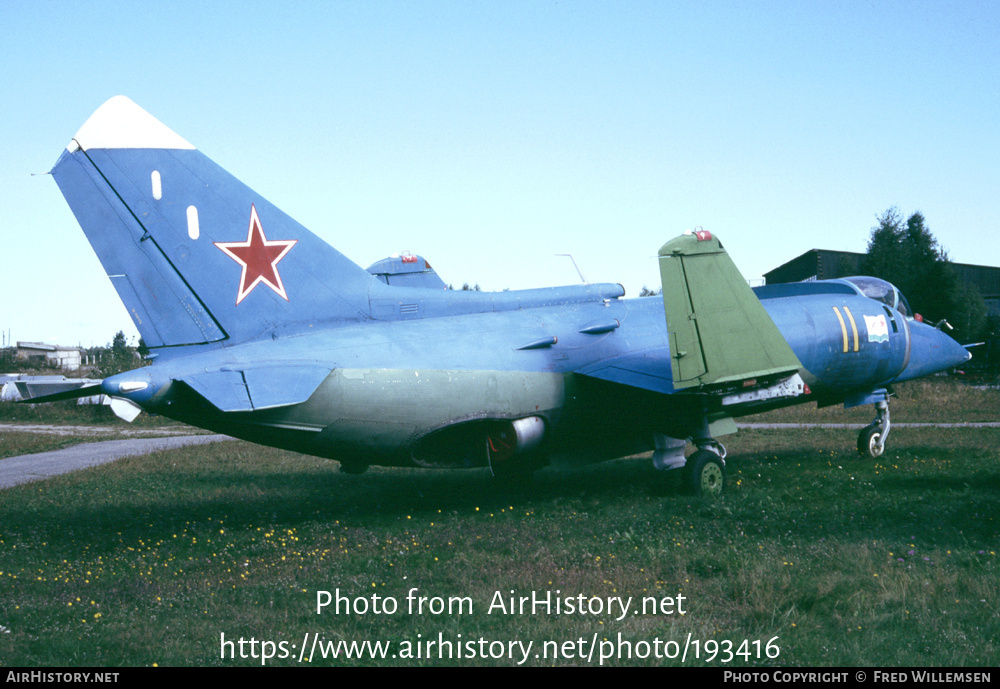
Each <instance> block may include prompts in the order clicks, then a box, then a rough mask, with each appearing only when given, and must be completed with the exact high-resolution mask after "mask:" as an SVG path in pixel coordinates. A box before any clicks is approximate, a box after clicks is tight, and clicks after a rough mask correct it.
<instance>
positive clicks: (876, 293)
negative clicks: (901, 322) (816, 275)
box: [842, 276, 913, 318]
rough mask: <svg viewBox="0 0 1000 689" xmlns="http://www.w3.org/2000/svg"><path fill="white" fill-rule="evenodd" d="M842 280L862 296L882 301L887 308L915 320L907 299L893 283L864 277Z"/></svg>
mask: <svg viewBox="0 0 1000 689" xmlns="http://www.w3.org/2000/svg"><path fill="white" fill-rule="evenodd" d="M842 279H843V280H844V281H846V282H849V283H851V284H852V285H854V286H855V287H857V288H858V290H859V291H860V292H861V294H863V295H864V296H866V297H868V298H869V299H874V300H875V301H880V302H882V303H883V304H885V305H886V306H891V307H892V308H894V309H896V310H897V311H899V312H900V313H901V314H903V315H904V316H905V317H907V318H913V311H911V310H910V304H909V303H908V302H907V301H906V297H904V296H903V294H902V292H900V291H899V290H898V289H896V286H895V285H893V284H892V283H891V282H886V281H885V280H882V279H880V278H871V277H864V276H858V277H849V278H842Z"/></svg>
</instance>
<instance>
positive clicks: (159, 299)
mask: <svg viewBox="0 0 1000 689" xmlns="http://www.w3.org/2000/svg"><path fill="white" fill-rule="evenodd" d="M52 174H53V176H54V177H55V180H56V183H57V184H58V185H59V189H60V191H62V193H63V196H64V197H65V198H66V201H67V203H69V205H70V208H71V209H72V210H73V213H74V215H76V218H77V221H78V222H79V223H80V226H81V227H82V228H83V230H84V232H85V233H86V235H87V238H88V239H89V240H90V243H91V246H93V248H94V251H95V252H96V253H97V255H98V257H99V258H100V260H101V263H102V265H103V266H104V269H105V270H106V271H107V273H108V277H110V278H111V282H112V284H114V286H115V289H117V290H118V295H119V296H120V297H121V299H122V301H123V302H124V303H125V306H126V308H127V309H128V311H129V314H130V315H131V317H132V320H133V321H134V322H135V325H136V328H137V329H138V331H139V333H140V334H141V335H142V338H143V340H144V341H145V342H146V343H147V345H148V346H149V347H151V348H155V347H170V346H181V345H192V344H204V343H212V342H219V341H223V340H228V341H230V342H241V341H245V340H250V339H254V338H256V337H259V336H261V335H263V334H265V333H267V332H269V331H272V330H273V329H274V328H276V327H279V326H293V327H294V326H295V325H298V324H302V325H305V324H310V323H315V322H317V321H319V320H323V321H329V320H356V319H359V318H365V317H367V315H368V312H369V307H368V303H369V302H368V291H369V289H371V286H372V283H373V281H374V280H375V278H373V277H372V276H371V275H370V274H368V273H367V272H366V271H364V270H363V269H362V268H360V267H359V266H357V265H355V264H354V263H352V262H351V261H350V260H348V259H347V258H346V257H345V256H343V255H342V254H341V253H339V252H338V251H336V250H335V249H333V248H332V247H331V246H329V245H328V244H327V243H326V242H324V241H323V240H321V239H320V238H318V237H316V236H315V235H314V234H312V233H311V232H309V231H308V230H307V229H305V228H304V227H303V226H302V225H300V224H299V223H297V222H295V221H294V220H292V219H291V218H290V217H288V216H287V215H285V214H284V213H283V212H281V211H280V210H279V209H278V208H276V207H275V206H273V205H271V204H270V203H268V201H267V200H265V199H264V198H263V197H261V196H259V195H258V194H257V193H256V192H254V191H253V190H252V189H250V188H249V187H247V186H245V185H244V184H242V183H241V182H240V181H239V180H237V179H236V178H235V177H233V176H232V175H230V174H229V173H228V172H226V171H225V170H224V169H222V168H221V167H219V166H218V165H216V164H215V163H213V162H212V161H211V160H209V159H208V158H207V157H206V156H205V155H204V154H202V153H201V152H199V151H198V150H196V149H195V148H194V147H193V146H192V145H191V144H189V143H188V142H187V141H185V140H184V139H182V138H181V137H180V136H178V135H177V134H175V133H174V132H173V131H171V130H170V129H168V128H167V127H166V126H164V125H163V124H162V123H160V122H159V121H158V120H156V119H155V118H153V117H152V116H151V115H149V114H148V113H147V112H146V111H144V110H142V109H141V108H140V107H139V106H137V105H136V104H135V103H133V102H132V101H130V100H129V99H127V98H125V97H123V96H118V97H116V98H112V99H111V100H109V101H108V102H107V103H105V104H104V105H102V106H101V107H100V108H99V109H98V110H97V111H96V112H95V113H94V114H93V115H92V116H91V117H90V119H89V120H87V122H86V123H85V124H84V125H83V127H81V129H80V131H79V132H77V134H76V136H75V137H74V139H73V141H72V142H71V144H70V145H69V146H68V147H67V149H66V151H65V152H63V154H62V156H61V157H60V158H59V160H58V162H57V163H56V165H55V167H54V168H53V170H52Z"/></svg>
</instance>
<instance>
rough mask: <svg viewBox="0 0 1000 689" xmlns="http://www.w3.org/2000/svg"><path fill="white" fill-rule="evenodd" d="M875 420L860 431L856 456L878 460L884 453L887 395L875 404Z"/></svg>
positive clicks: (886, 436) (886, 429) (887, 413)
mask: <svg viewBox="0 0 1000 689" xmlns="http://www.w3.org/2000/svg"><path fill="white" fill-rule="evenodd" d="M875 413H876V416H875V420H874V421H872V422H871V423H870V424H868V425H867V426H865V427H864V428H862V429H861V433H859V434H858V454H859V455H861V456H862V457H867V458H870V459H878V458H879V457H881V456H882V453H883V452H884V451H885V441H886V438H888V437H889V429H890V427H891V425H892V424H891V423H890V421H889V395H888V393H887V394H886V395H885V397H884V398H883V399H881V400H879V401H878V402H876V403H875Z"/></svg>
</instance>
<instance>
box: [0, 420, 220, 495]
mask: <svg viewBox="0 0 1000 689" xmlns="http://www.w3.org/2000/svg"><path fill="white" fill-rule="evenodd" d="M22 430H23V428H22ZM222 440H233V438H230V437H229V436H228V435H187V436H180V437H173V438H128V439H126V440H106V441H104V442H98V443H82V444H80V445H73V446H72V447H66V448H63V449H62V450H54V451H52V452H38V453H36V454H33V455H20V456H18V457H8V458H6V459H0V488H7V487H9V486H16V485H18V484H19V483H29V482H31V481H41V480H42V479H46V478H49V477H50V476H57V475H58V474H65V473H68V472H70V471H76V470H77V469H84V468H86V467H92V466H97V465H98V464H105V463H107V462H113V461H115V460H116V459H121V458H122V457H132V456H135V455H148V454H150V453H151V452H159V451H160V450H173V449H175V448H178V447H184V446H186V445H203V444H205V443H217V442H220V441H222Z"/></svg>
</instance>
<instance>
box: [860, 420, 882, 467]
mask: <svg viewBox="0 0 1000 689" xmlns="http://www.w3.org/2000/svg"><path fill="white" fill-rule="evenodd" d="M881 438H882V429H881V428H879V427H878V426H876V425H871V426H865V427H864V428H862V429H861V432H860V433H859V434H858V454H859V455H861V456H862V457H867V458H868V459H878V458H879V457H881V456H882V452H883V451H884V450H885V446H884V445H879V440H880V439H881Z"/></svg>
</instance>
